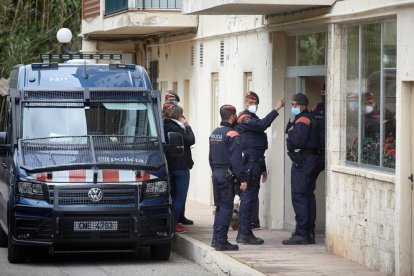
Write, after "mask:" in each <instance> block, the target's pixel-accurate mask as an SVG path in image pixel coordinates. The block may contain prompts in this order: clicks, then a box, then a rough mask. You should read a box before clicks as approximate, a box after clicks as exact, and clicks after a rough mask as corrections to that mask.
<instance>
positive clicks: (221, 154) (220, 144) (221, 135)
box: [208, 122, 246, 182]
mask: <svg viewBox="0 0 414 276" xmlns="http://www.w3.org/2000/svg"><path fill="white" fill-rule="evenodd" d="M209 143H210V151H209V158H208V159H209V163H210V167H211V169H212V170H213V169H214V168H226V167H228V168H230V169H231V171H232V172H233V174H234V175H235V176H236V177H237V179H238V180H239V181H240V182H245V181H246V178H245V174H244V171H243V162H242V150H241V145H240V135H239V133H238V132H237V131H235V130H234V129H233V127H232V126H231V124H229V123H227V122H221V123H220V126H219V127H218V128H216V129H215V130H214V131H213V132H212V133H211V135H210V138H209Z"/></svg>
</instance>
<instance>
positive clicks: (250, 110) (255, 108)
mask: <svg viewBox="0 0 414 276" xmlns="http://www.w3.org/2000/svg"><path fill="white" fill-rule="evenodd" d="M247 110H249V112H251V113H254V114H255V113H256V111H257V105H255V104H253V105H251V106H249V107H248V108H247Z"/></svg>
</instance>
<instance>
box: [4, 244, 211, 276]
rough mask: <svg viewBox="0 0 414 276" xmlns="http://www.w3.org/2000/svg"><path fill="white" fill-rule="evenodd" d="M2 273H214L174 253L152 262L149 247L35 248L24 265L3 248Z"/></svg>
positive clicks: (126, 275) (144, 275) (24, 275)
mask: <svg viewBox="0 0 414 276" xmlns="http://www.w3.org/2000/svg"><path fill="white" fill-rule="evenodd" d="M0 275H1V276H8V275H13V276H14V275H19V276H21V275H22V276H37V275H39V276H48V275H53V276H58V275H76V276H77V275H79V276H98V275H99V276H101V275H116V276H129V275H142V276H152V275H154V276H155V275H157V276H159V275H169V276H170V275H197V276H210V275H214V274H212V273H211V272H209V271H208V270H206V269H205V268H202V267H201V266H199V265H197V264H195V263H193V262H191V261H189V260H188V259H186V258H183V257H181V256H180V255H178V254H176V253H174V252H171V256H170V259H169V261H152V260H151V258H150V252H149V250H148V249H147V248H142V249H140V250H139V251H138V252H137V254H135V255H134V254H128V253H122V254H121V253H116V254H115V253H88V254H57V255H54V256H50V255H49V254H48V252H47V251H46V250H39V249H37V250H32V251H31V252H30V253H29V257H28V261H27V262H26V263H25V264H10V263H9V262H8V260H7V248H0Z"/></svg>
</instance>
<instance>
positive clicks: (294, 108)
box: [291, 107, 301, 116]
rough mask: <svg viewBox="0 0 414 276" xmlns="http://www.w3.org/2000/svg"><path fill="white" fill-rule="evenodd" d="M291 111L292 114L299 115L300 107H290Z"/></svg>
mask: <svg viewBox="0 0 414 276" xmlns="http://www.w3.org/2000/svg"><path fill="white" fill-rule="evenodd" d="M291 112H292V114H293V115H294V116H297V115H299V114H300V112H301V111H300V107H292V110H291Z"/></svg>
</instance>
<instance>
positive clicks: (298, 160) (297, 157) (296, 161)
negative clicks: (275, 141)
mask: <svg viewBox="0 0 414 276" xmlns="http://www.w3.org/2000/svg"><path fill="white" fill-rule="evenodd" d="M287 154H288V156H289V158H290V160H292V162H293V165H294V166H295V168H297V169H299V168H302V167H303V156H302V154H301V153H300V151H298V152H295V151H293V152H291V151H289V152H288V153H287Z"/></svg>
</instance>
